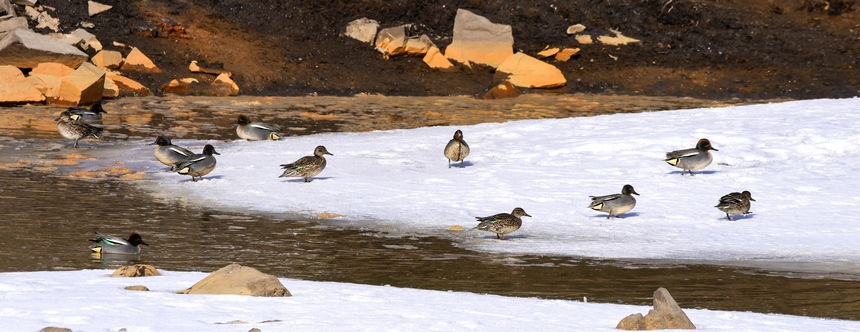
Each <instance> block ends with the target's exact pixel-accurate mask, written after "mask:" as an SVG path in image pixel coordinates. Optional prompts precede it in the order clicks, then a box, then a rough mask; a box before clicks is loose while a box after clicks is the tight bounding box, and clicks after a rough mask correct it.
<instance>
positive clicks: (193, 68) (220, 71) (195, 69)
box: [188, 60, 233, 77]
mask: <svg viewBox="0 0 860 332" xmlns="http://www.w3.org/2000/svg"><path fill="white" fill-rule="evenodd" d="M188 70H189V71H191V72H192V73H206V74H213V75H221V74H227V77H230V76H233V74H232V73H230V72H229V71H226V70H224V69H215V68H209V67H201V66H200V65H198V64H197V60H194V61H191V64H189V65H188Z"/></svg>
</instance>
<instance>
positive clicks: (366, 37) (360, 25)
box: [346, 17, 379, 44]
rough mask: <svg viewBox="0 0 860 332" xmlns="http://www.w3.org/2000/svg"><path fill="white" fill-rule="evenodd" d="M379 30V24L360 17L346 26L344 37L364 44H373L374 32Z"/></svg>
mask: <svg viewBox="0 0 860 332" xmlns="http://www.w3.org/2000/svg"><path fill="white" fill-rule="evenodd" d="M377 30H379V22H377V21H375V20H371V19H369V18H367V17H362V18H360V19H357V20H355V21H352V22H349V24H347V25H346V36H347V37H351V38H353V39H356V40H359V41H361V42H364V43H368V44H373V41H374V40H375V39H376V31H377Z"/></svg>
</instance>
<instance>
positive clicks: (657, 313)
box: [615, 287, 696, 330]
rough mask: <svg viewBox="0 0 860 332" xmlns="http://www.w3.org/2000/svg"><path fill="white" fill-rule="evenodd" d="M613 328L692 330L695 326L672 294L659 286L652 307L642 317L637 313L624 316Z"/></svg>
mask: <svg viewBox="0 0 860 332" xmlns="http://www.w3.org/2000/svg"><path fill="white" fill-rule="evenodd" d="M615 328H616V329H621V330H665V329H689V330H694V329H696V326H695V325H693V322H692V321H690V318H688V317H687V314H685V313H684V311H683V310H681V307H679V306H678V303H676V302H675V299H673V298H672V295H669V291H668V290H666V289H665V288H663V287H660V288H658V289H657V290H656V291H654V309H651V310H649V311H648V314H647V315H645V316H644V317H643V316H642V314H638V313H637V314H633V315H630V316H627V317H624V319H622V320H621V321H620V322H618V325H617V326H616V327H615Z"/></svg>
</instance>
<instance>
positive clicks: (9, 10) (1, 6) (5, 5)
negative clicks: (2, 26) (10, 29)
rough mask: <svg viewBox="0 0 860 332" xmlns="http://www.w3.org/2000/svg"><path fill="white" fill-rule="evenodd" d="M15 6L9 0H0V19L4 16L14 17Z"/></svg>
mask: <svg viewBox="0 0 860 332" xmlns="http://www.w3.org/2000/svg"><path fill="white" fill-rule="evenodd" d="M15 16H16V14H15V7H13V6H12V2H10V1H9V0H0V19H2V18H6V17H15Z"/></svg>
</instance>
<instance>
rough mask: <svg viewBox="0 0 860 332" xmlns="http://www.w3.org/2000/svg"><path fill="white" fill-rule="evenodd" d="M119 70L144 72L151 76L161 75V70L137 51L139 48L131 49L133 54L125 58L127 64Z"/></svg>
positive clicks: (130, 53)
mask: <svg viewBox="0 0 860 332" xmlns="http://www.w3.org/2000/svg"><path fill="white" fill-rule="evenodd" d="M119 69H120V70H122V71H142V72H146V73H150V74H160V73H161V69H159V68H158V66H156V65H155V64H154V63H152V60H150V59H149V58H148V57H147V56H146V55H144V54H143V52H141V51H140V50H139V49H137V47H132V48H131V52H129V53H128V55H127V56H126V57H125V63H123V64H122V67H120V68H119Z"/></svg>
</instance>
